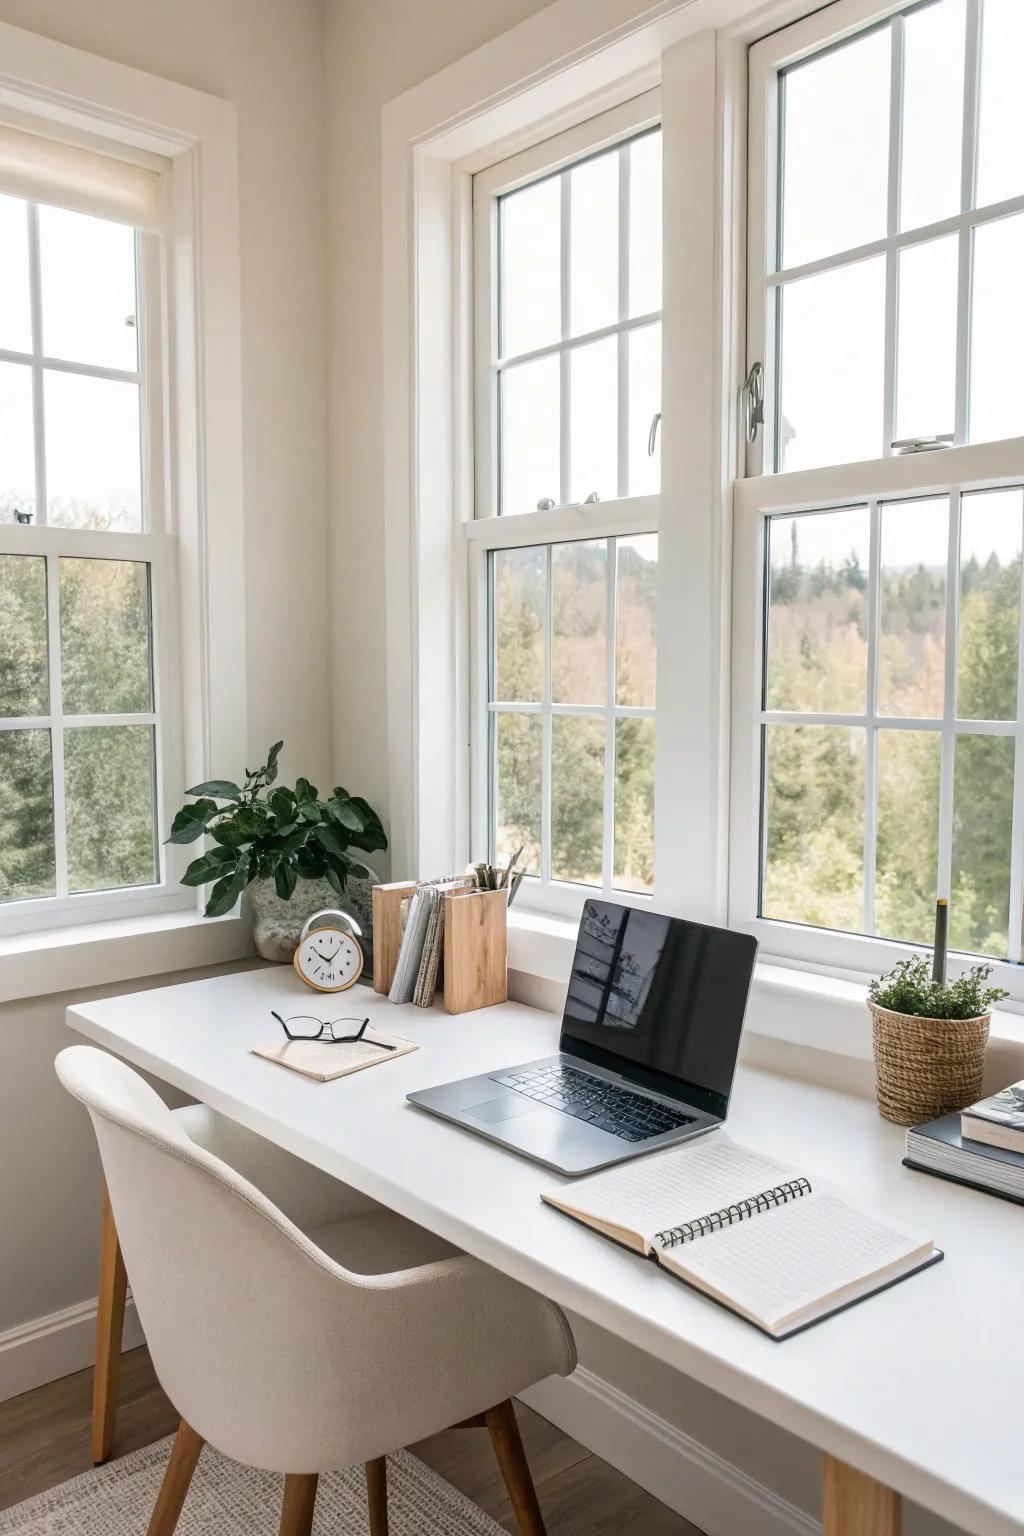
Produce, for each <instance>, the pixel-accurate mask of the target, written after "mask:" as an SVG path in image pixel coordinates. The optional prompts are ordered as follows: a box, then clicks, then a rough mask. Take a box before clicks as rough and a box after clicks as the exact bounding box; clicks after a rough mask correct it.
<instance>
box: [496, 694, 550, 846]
mask: <svg viewBox="0 0 1024 1536" xmlns="http://www.w3.org/2000/svg"><path fill="white" fill-rule="evenodd" d="M493 718H494V729H495V733H496V737H497V741H496V747H497V759H498V762H497V776H498V782H497V784H496V785H495V831H494V854H495V857H496V858H497V859H498V860H500V861H501V862H505V861H507V860H508V859H509V858H511V856H512V854H513V853H515V851H516V849H517V848H519V847H520V846H521V845H523V846H524V853H523V867H524V868H525V869H526V872H527V874H530V875H539V874H540V828H541V817H540V798H541V742H542V726H541V718H540V715H506V714H496V715H495V716H494V717H493Z"/></svg>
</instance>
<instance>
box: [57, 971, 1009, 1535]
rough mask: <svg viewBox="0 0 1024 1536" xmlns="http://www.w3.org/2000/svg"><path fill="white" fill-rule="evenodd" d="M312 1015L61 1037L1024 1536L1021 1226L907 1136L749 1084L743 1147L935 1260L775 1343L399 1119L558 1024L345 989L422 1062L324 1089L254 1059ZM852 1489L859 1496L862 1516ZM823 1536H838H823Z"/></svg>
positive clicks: (868, 1488)
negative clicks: (419, 1099)
mask: <svg viewBox="0 0 1024 1536" xmlns="http://www.w3.org/2000/svg"><path fill="white" fill-rule="evenodd" d="M310 999H311V995H310V994H309V993H308V992H307V991H306V990H305V989H304V988H302V987H301V983H299V981H298V980H297V978H295V976H294V975H293V973H292V972H291V970H290V969H287V970H286V969H284V968H275V969H273V970H261V971H249V972H243V973H241V974H236V975H231V976H218V977H215V978H212V979H210V980H207V981H198V982H191V983H189V984H187V985H183V986H177V987H168V988H166V989H163V990H160V991H152V992H143V993H138V994H136V995H133V996H126V997H117V998H109V999H106V1000H102V1001H99V1002H92V1003H85V1004H82V1005H80V1006H78V1007H74V1008H71V1009H69V1010H68V1022H69V1024H70V1026H71V1027H72V1028H73V1029H75V1030H77V1031H79V1032H80V1033H81V1034H83V1035H86V1036H88V1037H89V1038H90V1039H91V1040H93V1041H95V1042H97V1043H98V1044H100V1045H103V1046H106V1047H108V1048H109V1049H110V1050H112V1051H115V1052H117V1053H118V1055H120V1056H122V1057H124V1058H125V1059H126V1060H128V1061H130V1062H132V1063H134V1064H135V1065H137V1066H140V1067H143V1068H146V1069H148V1070H149V1071H151V1072H153V1073H154V1074H155V1075H156V1076H157V1077H159V1078H162V1079H163V1080H164V1081H166V1082H168V1083H172V1084H173V1085H174V1086H175V1087H177V1088H180V1089H182V1090H184V1091H185V1092H187V1093H190V1094H192V1095H194V1096H195V1097H196V1098H197V1099H200V1100H202V1101H204V1102H205V1103H207V1104H210V1105H212V1106H213V1107H214V1108H215V1109H217V1110H219V1111H221V1112H222V1113H223V1114H225V1115H229V1116H232V1117H233V1118H234V1119H236V1120H238V1121H240V1122H241V1123H242V1124H243V1125H246V1126H248V1127H249V1128H250V1129H251V1130H254V1131H257V1132H259V1133H260V1134H261V1135H263V1136H266V1137H268V1138H269V1139H270V1140H272V1141H274V1142H277V1143H278V1144H279V1145H281V1146H282V1147H285V1148H287V1149H288V1150H289V1151H291V1152H294V1153H296V1154H297V1155H298V1156H299V1157H302V1158H304V1159H306V1160H307V1161H308V1162H310V1163H314V1164H316V1165H317V1166H318V1167H320V1168H322V1169H325V1170H326V1171H327V1172H328V1173H331V1174H334V1175H335V1176H336V1177H338V1178H339V1179H342V1180H344V1181H345V1183H347V1184H351V1185H353V1186H354V1187H356V1188H358V1189H360V1190H362V1191H363V1192H364V1193H366V1194H368V1195H370V1196H372V1197H373V1198H375V1199H377V1200H379V1201H381V1202H383V1203H384V1204H386V1205H388V1206H390V1207H391V1208H393V1209H394V1210H396V1211H399V1212H401V1213H402V1214H403V1215H405V1216H407V1217H410V1218H411V1219H412V1220H414V1221H417V1222H420V1223H421V1224H422V1225H423V1226H425V1227H429V1228H431V1229H432V1230H433V1231H435V1232H438V1233H440V1234H441V1235H442V1236H444V1237H446V1238H448V1239H450V1240H451V1241H452V1242H454V1243H457V1244H458V1245H459V1246H460V1247H461V1248H464V1249H466V1250H467V1251H468V1252H470V1253H473V1254H475V1255H477V1256H478V1257H479V1258H481V1259H483V1260H485V1261H486V1262H487V1263H489V1264H492V1265H494V1266H495V1267H496V1268H497V1269H500V1270H504V1271H505V1272H506V1273H508V1274H510V1275H513V1276H515V1277H516V1278H517V1279H519V1280H522V1281H524V1282H525V1283H526V1284H527V1285H530V1286H532V1287H533V1288H534V1289H535V1290H538V1291H541V1292H543V1293H545V1294H546V1295H548V1296H550V1297H552V1298H553V1299H554V1300H555V1301H557V1302H560V1303H561V1304H562V1305H563V1306H564V1307H566V1308H569V1309H571V1310H573V1311H575V1312H577V1313H579V1314H580V1315H582V1316H584V1317H586V1318H589V1319H591V1320H592V1321H593V1322H594V1323H597V1324H599V1325H600V1326H601V1327H602V1328H605V1329H607V1330H608V1331H609V1332H611V1333H613V1334H616V1335H618V1336H619V1337H621V1338H623V1339H625V1340H628V1341H629V1342H630V1343H631V1344H634V1345H636V1346H638V1347H639V1348H641V1349H644V1350H646V1351H648V1352H650V1353H651V1354H653V1355H656V1356H657V1357H658V1358H659V1359H660V1360H664V1361H666V1362H668V1363H669V1364H670V1365H672V1366H674V1367H676V1368H677V1369H678V1370H679V1371H681V1372H683V1373H685V1375H687V1376H688V1377H691V1378H693V1379H694V1380H696V1381H698V1382H701V1383H703V1384H704V1385H706V1386H709V1387H712V1388H714V1389H715V1391H717V1392H720V1393H722V1394H723V1395H724V1396H726V1397H728V1398H731V1399H733V1400H734V1401H736V1402H738V1403H742V1404H743V1405H744V1406H745V1407H747V1408H749V1409H752V1410H753V1411H755V1412H756V1413H759V1414H762V1415H763V1416H764V1417H766V1418H768V1419H771V1420H772V1421H773V1422H774V1423H776V1424H779V1425H781V1426H783V1428H785V1429H787V1430H790V1431H791V1432H792V1433H794V1434H796V1435H798V1436H800V1437H802V1438H803V1439H804V1440H807V1441H809V1442H810V1443H811V1444H813V1445H815V1446H817V1447H818V1448H820V1449H821V1450H822V1451H824V1452H826V1453H827V1454H828V1455H830V1456H831V1457H835V1458H837V1459H839V1460H840V1461H841V1462H842V1463H844V1464H846V1466H847V1467H852V1468H854V1469H856V1471H857V1472H860V1473H864V1474H867V1476H868V1477H870V1478H872V1479H874V1480H876V1482H878V1483H881V1484H883V1485H885V1487H886V1488H889V1489H894V1490H896V1491H897V1492H898V1493H900V1494H904V1495H906V1496H907V1497H909V1498H912V1499H914V1500H916V1501H918V1502H919V1503H921V1504H923V1505H925V1506H926V1507H928V1508H931V1509H933V1510H935V1511H937V1512H938V1513H940V1514H942V1515H944V1516H945V1517H946V1518H947V1519H949V1520H952V1521H953V1522H954V1523H956V1524H958V1525H960V1526H962V1527H963V1528H964V1529H965V1530H967V1531H970V1532H973V1533H976V1536H1007V1533H1011V1532H1012V1533H1016V1536H1021V1533H1024V1458H1022V1455H1021V1449H1022V1437H1021V1433H1020V1428H1019V1420H1020V1401H1021V1393H1020V1386H1019V1380H1020V1378H1019V1377H1018V1374H1017V1366H1018V1362H1017V1358H1016V1357H1017V1354H1018V1351H1019V1332H1020V1321H1021V1312H1022V1302H1024V1290H1022V1283H1021V1282H1022V1276H1024V1211H1022V1210H1021V1209H1020V1208H1018V1207H1017V1206H1014V1205H1011V1204H1008V1203H1006V1202H1004V1201H1000V1200H995V1199H992V1198H990V1197H988V1196H985V1195H981V1194H976V1193H973V1192H971V1191H968V1190H964V1189H960V1188H958V1187H956V1186H954V1185H950V1184H946V1183H943V1182H942V1181H940V1180H937V1179H932V1178H927V1177H925V1176H924V1175H921V1174H915V1173H911V1172H909V1171H908V1170H906V1169H904V1168H901V1166H900V1157H901V1155H902V1141H903V1135H902V1132H901V1131H900V1130H898V1129H897V1128H896V1127H894V1126H889V1125H886V1124H885V1123H884V1122H883V1121H882V1120H880V1119H879V1117H878V1115H877V1113H876V1111H875V1108H874V1106H873V1104H871V1103H869V1102H868V1101H866V1100H863V1099H858V1098H854V1097H852V1096H847V1095H844V1094H840V1093H836V1092H833V1091H830V1090H827V1089H822V1088H815V1087H812V1086H809V1085H807V1084H804V1083H797V1082H793V1081H790V1080H789V1079H786V1078H782V1077H776V1076H774V1075H771V1074H766V1073H761V1072H755V1071H742V1072H741V1073H740V1075H739V1079H738V1082H737V1086H736V1092H735V1095H734V1099H733V1109H732V1114H731V1116H730V1131H731V1133H732V1134H733V1135H734V1136H735V1137H736V1138H737V1139H738V1140H741V1141H743V1142H745V1143H747V1144H748V1145H750V1146H752V1147H755V1148H759V1149H760V1150H762V1151H764V1152H768V1153H771V1154H772V1155H774V1156H778V1157H780V1158H784V1159H788V1160H790V1161H792V1162H794V1163H796V1164H798V1165H799V1166H801V1167H802V1168H805V1169H806V1170H807V1171H808V1172H811V1173H813V1172H815V1171H817V1172H818V1173H819V1174H820V1175H822V1176H823V1177H826V1178H828V1179H831V1180H834V1181H835V1182H836V1183H837V1184H841V1185H843V1186H844V1187H845V1188H846V1189H847V1190H848V1191H849V1193H850V1194H851V1195H854V1196H857V1197H859V1198H860V1199H861V1200H863V1201H864V1202H865V1203H867V1204H868V1205H869V1206H870V1205H877V1206H879V1207H880V1208H882V1209H887V1210H889V1211H890V1212H891V1213H892V1214H893V1215H894V1216H895V1217H901V1216H902V1217H903V1218H905V1219H906V1220H907V1221H908V1222H913V1223H914V1224H915V1225H917V1226H919V1227H923V1228H924V1229H925V1230H927V1231H929V1232H930V1233H931V1234H932V1235H933V1236H934V1238H935V1240H936V1242H937V1243H938V1245H939V1246H940V1247H941V1248H943V1249H944V1250H945V1252H946V1260H945V1262H944V1263H942V1264H938V1265H936V1266H935V1267H934V1268H933V1269H931V1270H928V1271H926V1272H924V1273H923V1274H920V1275H917V1276H915V1277H913V1278H911V1279H910V1280H908V1281H907V1282H906V1283H904V1284H902V1285H898V1286H896V1287H894V1288H893V1289H892V1290H890V1291H888V1292H885V1293H884V1294H882V1295H879V1296H876V1297H874V1298H873V1299H871V1300H868V1301H866V1302H864V1303H863V1304H862V1305H860V1306H857V1307H855V1308H853V1309H852V1310H851V1311H849V1312H846V1313H843V1314H841V1315H839V1316H837V1317H835V1318H832V1319H831V1320H829V1321H827V1322H825V1323H823V1324H822V1325H820V1326H819V1327H815V1328H812V1329H810V1330H809V1331H808V1332H806V1333H804V1334H801V1335H798V1336H797V1337H795V1338H792V1339H790V1340H788V1341H786V1342H785V1343H782V1344H776V1343H774V1342H772V1341H771V1340H770V1339H768V1338H765V1337H763V1336H762V1335H761V1334H759V1333H758V1332H757V1331H756V1330H755V1329H753V1328H751V1327H749V1326H747V1325H746V1324H744V1323H743V1322H741V1321H740V1320H739V1319H737V1318H734V1317H733V1316H731V1315H730V1314H728V1313H726V1312H724V1311H721V1310H720V1309H719V1308H717V1307H715V1306H714V1305H713V1304H712V1303H710V1302H708V1301H706V1300H704V1299H702V1298H701V1297H700V1296H698V1295H696V1294H694V1293H693V1292H691V1291H690V1290H688V1289H687V1287H685V1286H683V1285H680V1284H678V1283H677V1282H675V1281H673V1280H672V1279H670V1278H668V1277H667V1276H665V1275H662V1274H659V1273H658V1272H657V1270H656V1269H655V1267H654V1266H653V1265H652V1264H650V1263H648V1262H646V1261H644V1260H642V1259H640V1258H637V1257H634V1256H633V1255H631V1254H628V1253H626V1252H625V1251H623V1250H621V1249H619V1248H616V1247H615V1246H614V1245H613V1244H611V1243H609V1242H606V1241H605V1240H604V1239H602V1238H601V1237H598V1236H597V1235H595V1234H592V1233H589V1232H587V1231H586V1230H584V1229H582V1228H580V1227H578V1226H576V1225H575V1224H574V1223H573V1222H571V1221H568V1220H566V1218H565V1217H563V1216H560V1215H559V1214H558V1213H557V1212H555V1211H553V1210H551V1209H550V1208H549V1207H547V1206H544V1205H542V1204H541V1202H540V1199H539V1194H540V1191H541V1190H542V1189H545V1188H550V1187H552V1185H553V1184H555V1183H557V1182H558V1178H557V1175H555V1174H552V1173H549V1172H548V1171H546V1170H545V1169H543V1168H539V1167H536V1166H535V1165H533V1164H532V1163H528V1162H525V1161H523V1160H522V1159H520V1158H518V1157H514V1156H512V1155H511V1154H509V1153H507V1152H504V1151H502V1150H500V1149H499V1148H497V1147H495V1146H492V1145H490V1144H489V1143H487V1142H485V1141H482V1140H479V1139H477V1138H476V1137H474V1136H472V1135H470V1134H469V1133H467V1132H463V1131H460V1130H459V1129H457V1128H456V1127H454V1126H450V1125H447V1124H445V1123H444V1122H443V1121H440V1120H436V1119H434V1118H433V1117H431V1116H428V1115H426V1114H423V1113H422V1112H420V1111H418V1110H415V1109H413V1108H412V1106H411V1105H408V1104H406V1103H405V1095H406V1093H407V1092H409V1091H410V1090H411V1089H414V1088H424V1087H427V1086H428V1085H430V1084H433V1083H439V1082H444V1081H445V1080H448V1079H451V1078H453V1077H458V1076H462V1075H466V1074H469V1073H472V1072H481V1071H488V1070H492V1069H495V1068H501V1067H506V1066H510V1065H512V1064H513V1063H515V1062H516V1061H528V1060H530V1059H531V1058H533V1057H537V1056H542V1055H544V1054H545V1053H546V1052H548V1051H550V1050H553V1049H554V1048H555V1047H556V1044H557V1030H558V1025H557V1020H555V1019H554V1018H552V1017H551V1016H550V1015H548V1014H544V1013H540V1012H537V1011H535V1010H532V1009H527V1008H524V1007H520V1006H519V1005H517V1004H511V1003H510V1004H507V1005H504V1006H501V1007H496V1008H491V1009H488V1010H486V1011H483V1012H480V1013H477V1014H464V1015H462V1016H461V1017H455V1018H453V1017H449V1016H448V1015H447V1014H445V1013H443V1012H441V1011H439V1010H438V1011H427V1010H421V1009H417V1008H413V1007H411V1006H410V1007H407V1008H395V1007H392V1006H391V1005H390V1004H388V1003H387V1002H386V1000H385V999H383V998H379V997H376V996H375V995H374V994H373V993H371V992H370V991H369V990H368V989H366V988H363V987H360V988H358V989H357V990H356V991H355V992H352V993H349V994H348V995H347V997H343V998H341V999H335V1000H334V1001H333V1002H332V1003H328V1007H329V1008H333V1011H334V1012H335V1013H338V1014H341V1013H346V1012H352V1013H360V1014H362V1013H363V1012H367V1013H369V1014H370V1015H371V1017H372V1018H373V1019H374V1021H375V1022H376V1023H378V1024H379V1025H380V1026H381V1027H382V1028H385V1029H388V1030H390V1031H391V1032H393V1033H395V1034H400V1035H405V1036H407V1037H409V1038H412V1039H416V1040H418V1041H420V1042H421V1043H422V1046H423V1049H422V1050H420V1051H417V1052H415V1053H413V1054H411V1055H409V1056H406V1057H403V1058H402V1059H400V1060H396V1061H395V1062H393V1063H389V1064H388V1065H385V1066H381V1067H376V1068H374V1069H373V1070H371V1071H368V1072H361V1073H357V1074H356V1075H354V1076H352V1077H348V1078H342V1079H339V1080H338V1081H337V1082H334V1083H330V1084H317V1083H313V1082H311V1081H309V1080H308V1079H305V1078H302V1077H300V1076H298V1075H297V1074H295V1073H292V1072H287V1071H285V1070H283V1069H282V1068H280V1067H277V1066H274V1065H273V1064H271V1063H269V1062H266V1061H262V1060H260V1059H259V1058H257V1057H255V1056H252V1055H251V1054H249V1048H250V1047H251V1046H253V1045H256V1044H266V1043H268V1042H271V1041H274V1040H275V1039H276V1033H277V1026H276V1025H275V1024H274V1022H273V1020H272V1019H271V1018H270V1013H269V1010H270V1008H271V1007H276V1008H278V1009H279V1010H280V1011H282V1012H284V1013H288V1012H295V1011H296V1010H297V1009H298V1008H300V1007H308V1006H309V1005H310ZM318 1001H319V1000H318ZM325 1001H326V1000H325ZM334 1003H340V1006H337V1007H335V1006H334ZM314 1011H316V1010H315V1009H314ZM967 1400H970V1401H971V1403H972V1406H971V1408H970V1409H961V1407H960V1404H961V1403H963V1402H965V1401H967ZM853 1482H854V1483H855V1484H857V1487H856V1489H855V1495H856V1497H860V1496H861V1495H865V1496H870V1495H871V1494H872V1492H873V1489H872V1485H871V1484H870V1483H868V1482H866V1481H865V1480H864V1479H856V1478H854V1479H853ZM874 1491H875V1492H880V1491H879V1490H874ZM881 1502H882V1503H883V1504H884V1497H883V1498H882V1501H881ZM896 1519H898V1515H897V1516H896ZM896 1530H897V1525H896V1524H895V1523H894V1520H893V1518H892V1515H891V1512H887V1511H886V1510H885V1509H884V1508H883V1509H881V1510H880V1511H878V1512H870V1513H869V1514H868V1515H867V1516H866V1517H865V1519H864V1522H863V1523H862V1524H856V1523H855V1522H854V1521H852V1520H851V1518H850V1514H849V1510H848V1511H847V1514H846V1516H845V1517H844V1524H843V1528H842V1531H841V1536H852V1533H853V1532H854V1531H856V1533H857V1536H875V1533H878V1536H890V1533H891V1532H895V1531H896ZM826 1531H827V1532H828V1536H833V1533H834V1536H840V1527H839V1524H838V1521H837V1519H835V1518H833V1519H832V1520H830V1521H828V1522H827V1524H826Z"/></svg>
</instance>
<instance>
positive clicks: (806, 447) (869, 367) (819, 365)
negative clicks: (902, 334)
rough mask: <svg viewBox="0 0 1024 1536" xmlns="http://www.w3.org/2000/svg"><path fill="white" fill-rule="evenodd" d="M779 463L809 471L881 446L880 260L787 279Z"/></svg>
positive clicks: (871, 454)
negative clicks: (799, 278)
mask: <svg viewBox="0 0 1024 1536" xmlns="http://www.w3.org/2000/svg"><path fill="white" fill-rule="evenodd" d="M779 301H780V303H781V304H782V356H781V360H780V369H781V389H780V409H779V422H778V432H779V462H780V468H782V469H812V468H816V467H817V466H819V465H822V464H844V463H849V462H851V461H854V460H857V459H873V458H877V457H878V456H879V454H880V453H881V451H882V373H883V362H884V354H885V336H884V329H885V325H884V322H885V259H884V257H881V256H877V257H873V258H872V259H871V260H870V261H858V262H855V263H854V264H853V265H851V266H848V267H839V268H838V269H837V270H836V271H832V272H822V273H819V274H818V276H816V277H805V278H803V279H802V280H801V281H799V282H795V283H787V284H786V285H785V290H784V292H783V293H782V294H781V295H780V297H779Z"/></svg>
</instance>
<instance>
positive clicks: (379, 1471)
mask: <svg viewBox="0 0 1024 1536" xmlns="http://www.w3.org/2000/svg"><path fill="white" fill-rule="evenodd" d="M366 1507H367V1509H368V1510H369V1514H370V1536H388V1462H387V1457H386V1456H378V1457H377V1458H376V1460H374V1461H368V1462H367V1463H366Z"/></svg>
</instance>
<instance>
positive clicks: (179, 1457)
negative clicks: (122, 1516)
mask: <svg viewBox="0 0 1024 1536" xmlns="http://www.w3.org/2000/svg"><path fill="white" fill-rule="evenodd" d="M202 1448H203V1438H202V1436H201V1435H197V1434H196V1432H195V1430H194V1429H193V1428H192V1426H191V1424H186V1423H185V1420H184V1419H182V1421H181V1423H180V1424H179V1425H178V1433H177V1435H176V1436H175V1440H174V1445H173V1446H172V1447H171V1459H170V1461H169V1462H168V1463H167V1470H166V1472H165V1473H164V1480H163V1482H162V1483H161V1484H160V1492H159V1493H158V1494H157V1496H156V1504H155V1505H154V1506H153V1514H152V1516H151V1518H150V1522H149V1529H148V1531H147V1533H146V1536H174V1531H175V1527H176V1526H177V1524H178V1517H179V1516H180V1514H181V1508H182V1505H183V1504H184V1502H185V1495H186V1494H187V1493H188V1487H189V1483H191V1481H192V1474H193V1472H194V1471H195V1469H196V1462H197V1461H198V1460H199V1453H200V1451H201V1450H202Z"/></svg>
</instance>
